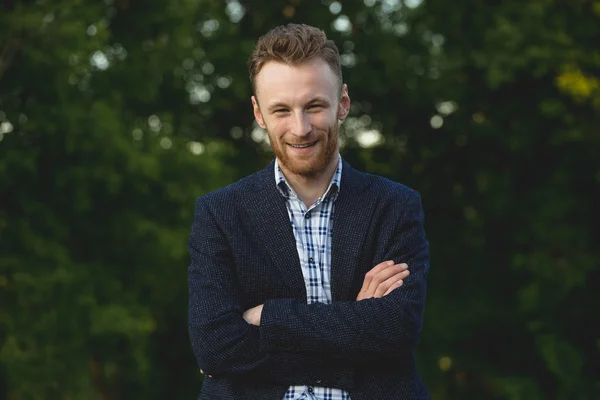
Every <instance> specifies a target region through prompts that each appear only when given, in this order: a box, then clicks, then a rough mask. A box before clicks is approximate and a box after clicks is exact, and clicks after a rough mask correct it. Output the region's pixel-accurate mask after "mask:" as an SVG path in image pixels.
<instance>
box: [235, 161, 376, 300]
mask: <svg viewBox="0 0 600 400" xmlns="http://www.w3.org/2000/svg"><path fill="white" fill-rule="evenodd" d="M274 162H275V160H274V159H273V160H272V161H271V162H270V163H269V165H267V166H266V167H265V168H264V169H263V170H261V171H259V172H257V173H256V174H255V175H254V179H250V180H249V182H248V183H249V185H247V186H246V188H245V189H246V192H247V193H244V194H243V195H242V196H243V197H244V200H243V201H242V204H244V208H245V210H246V212H247V214H248V216H249V217H250V220H251V223H252V225H253V227H254V228H255V229H256V234H257V235H258V236H259V237H260V238H261V239H262V240H263V243H264V245H265V248H266V249H267V251H268V253H269V255H270V256H271V258H272V260H273V262H274V263H275V265H276V266H277V268H279V270H280V272H281V274H282V276H283V279H284V281H285V283H286V284H287V286H288V288H289V290H290V293H291V297H294V298H298V299H303V300H304V301H306V288H305V285H304V277H303V276H302V269H301V267H300V259H299V257H298V251H297V249H296V240H295V238H294V232H293V230H292V226H291V223H290V222H289V221H290V219H289V215H288V212H287V208H286V204H285V198H284V197H283V196H282V195H281V194H280V193H279V191H278V190H277V186H276V182H275V173H274ZM342 163H343V167H342V179H341V183H340V191H339V195H338V198H337V199H336V202H335V209H334V221H333V238H332V251H331V291H332V293H331V294H332V299H333V300H334V301H336V300H338V301H340V300H347V298H348V295H349V290H350V289H351V284H352V280H353V277H354V272H355V267H356V265H357V262H358V257H359V255H360V249H361V244H362V242H363V241H364V238H365V235H366V229H364V228H363V229H356V227H365V228H366V227H368V226H369V219H370V216H371V215H372V212H373V210H372V208H373V207H374V202H373V201H368V198H367V197H368V196H367V195H366V190H365V189H366V188H367V186H368V183H369V179H368V178H367V176H368V175H366V174H363V173H360V172H358V171H356V170H355V169H353V168H352V167H351V166H350V165H349V164H348V163H347V162H346V161H344V160H342Z"/></svg>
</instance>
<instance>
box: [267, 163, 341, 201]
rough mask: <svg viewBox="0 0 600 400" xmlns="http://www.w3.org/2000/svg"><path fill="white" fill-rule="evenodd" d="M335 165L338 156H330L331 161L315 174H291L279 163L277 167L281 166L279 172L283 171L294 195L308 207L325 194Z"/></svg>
mask: <svg viewBox="0 0 600 400" xmlns="http://www.w3.org/2000/svg"><path fill="white" fill-rule="evenodd" d="M336 155H337V153H336ZM337 165H338V157H337V156H336V157H332V160H331V162H330V163H329V165H327V167H326V168H325V170H323V171H322V172H321V173H319V174H317V175H315V176H303V175H298V174H292V173H289V172H288V171H287V170H285V169H284V167H283V166H281V165H279V168H281V172H283V175H284V176H285V179H286V180H287V182H288V184H289V185H290V186H291V187H292V189H294V192H296V195H297V196H298V197H299V198H300V200H302V202H303V203H304V204H305V205H306V207H310V206H311V205H312V204H313V203H314V202H315V201H317V199H318V198H319V197H320V196H322V195H323V194H325V191H326V190H327V188H328V187H329V183H330V182H331V178H333V174H334V173H335V170H336V168H337Z"/></svg>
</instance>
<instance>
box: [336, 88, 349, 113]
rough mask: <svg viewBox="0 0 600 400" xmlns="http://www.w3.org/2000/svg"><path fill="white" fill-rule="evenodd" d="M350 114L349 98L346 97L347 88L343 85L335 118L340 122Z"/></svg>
mask: <svg viewBox="0 0 600 400" xmlns="http://www.w3.org/2000/svg"><path fill="white" fill-rule="evenodd" d="M349 113H350V96H349V95H348V86H347V85H346V84H345V83H344V86H342V95H341V97H340V102H339V105H338V112H337V118H338V119H339V120H340V121H343V120H345V119H346V117H347V116H348V114H349Z"/></svg>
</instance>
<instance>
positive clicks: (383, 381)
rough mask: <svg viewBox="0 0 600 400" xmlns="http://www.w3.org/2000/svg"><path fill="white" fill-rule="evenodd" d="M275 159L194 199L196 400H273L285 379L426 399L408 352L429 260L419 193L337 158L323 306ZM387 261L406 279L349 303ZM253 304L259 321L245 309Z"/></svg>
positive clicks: (374, 398) (357, 393) (371, 395)
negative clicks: (310, 296)
mask: <svg viewBox="0 0 600 400" xmlns="http://www.w3.org/2000/svg"><path fill="white" fill-rule="evenodd" d="M273 162H274V161H273ZM273 162H271V163H270V164H269V165H268V166H267V167H266V168H265V169H264V170H262V171H259V172H257V173H255V174H253V175H250V176H248V177H246V178H244V179H242V180H240V181H238V182H236V183H234V184H232V185H229V186H227V187H225V188H222V189H219V190H216V191H214V192H211V193H209V194H207V195H205V196H203V197H200V198H199V199H198V200H197V202H196V209H195V216H194V223H193V226H192V231H191V236H190V239H189V243H188V245H189V251H190V256H191V264H190V267H189V271H188V282H189V334H190V339H191V343H192V347H193V350H194V353H195V355H196V358H197V360H198V365H199V366H200V368H202V369H203V370H204V372H205V373H206V375H205V379H204V383H203V386H202V393H201V395H200V399H207V400H221V399H222V400H236V399H240V400H241V399H244V400H248V399H257V400H271V399H272V400H281V399H282V397H283V395H284V393H285V392H286V390H287V388H288V387H289V386H290V385H314V386H325V387H337V388H341V389H344V390H347V391H348V392H349V393H350V396H351V398H352V400H379V399H380V400H395V399H398V400H400V399H411V400H412V399H419V400H420V399H429V395H428V393H427V390H426V388H425V386H424V384H423V382H422V380H421V378H420V377H419V375H418V374H417V371H416V367H415V360H414V355H413V351H414V348H415V345H416V343H417V340H418V338H419V334H420V331H421V325H422V318H423V309H424V304H425V288H426V274H427V271H428V269H429V245H428V243H427V240H426V238H425V233H424V230H423V210H422V207H421V200H420V196H419V194H418V193H417V192H416V191H414V190H412V189H410V188H408V187H406V186H404V185H401V184H398V183H395V182H392V181H390V180H388V179H385V178H382V177H379V176H375V175H370V174H365V173H361V172H358V171H356V170H355V169H353V168H352V167H351V166H350V165H348V164H347V163H346V162H345V161H344V164H343V170H342V178H341V183H340V191H339V196H338V198H337V199H336V202H335V210H334V221H333V233H332V235H333V236H332V250H331V294H332V304H329V305H327V304H321V303H313V304H307V300H306V289H305V285H304V278H303V276H302V271H301V268H300V261H299V257H298V252H297V250H296V242H295V239H294V234H293V231H292V226H291V224H290V219H289V216H288V212H287V209H286V204H285V198H284V197H283V196H282V195H281V194H280V193H279V192H278V190H277V188H276V183H275V177H274V165H273ZM392 259H393V260H394V261H395V262H396V263H400V262H405V263H407V264H408V266H409V270H410V276H409V277H408V278H407V279H406V280H405V281H404V285H403V286H401V287H400V288H398V289H396V290H394V291H392V292H391V293H390V294H389V295H387V296H385V297H382V298H379V299H365V300H362V301H355V299H356V296H357V294H358V292H359V291H360V288H361V286H362V283H363V280H364V276H365V274H366V273H367V272H368V271H369V270H370V269H371V268H373V267H374V266H375V265H377V264H378V263H380V262H382V261H385V260H392ZM259 304H264V308H263V311H262V316H261V322H260V327H257V326H253V325H250V324H248V323H246V321H245V320H244V319H243V313H244V311H246V310H247V309H249V308H252V307H254V306H256V305H259ZM208 375H212V378H210V377H208Z"/></svg>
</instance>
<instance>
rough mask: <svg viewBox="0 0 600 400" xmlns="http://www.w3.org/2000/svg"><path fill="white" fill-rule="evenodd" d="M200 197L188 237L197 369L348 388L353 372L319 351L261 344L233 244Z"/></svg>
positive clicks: (217, 374) (218, 374)
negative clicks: (244, 300)
mask: <svg viewBox="0 0 600 400" xmlns="http://www.w3.org/2000/svg"><path fill="white" fill-rule="evenodd" d="M209 208H210V207H209V206H208V205H207V204H205V201H203V198H200V199H198V201H197V202H196V209H195V215H194V222H193V225H192V231H191V235H190V239H189V242H188V248H189V252H190V257H191V263H190V266H189V269H188V285H189V308H188V311H189V315H188V327H189V335H190V341H191V344H192V348H193V350H194V354H195V356H196V359H197V361H198V365H199V367H200V368H202V369H203V370H204V372H205V373H206V374H207V375H212V376H215V377H217V378H218V377H223V376H238V377H243V378H244V379H253V380H254V381H255V382H256V380H257V379H258V380H259V381H263V382H266V383H275V384H284V385H293V384H323V383H325V382H329V384H331V385H337V386H339V387H344V388H348V387H349V385H351V383H350V382H352V374H353V371H352V369H351V367H349V366H348V365H344V364H343V363H342V362H341V361H335V360H331V359H329V358H330V357H329V358H328V357H327V356H326V355H324V354H313V355H306V354H298V353H295V352H291V351H289V349H285V348H281V349H280V350H281V351H280V352H278V353H277V354H272V353H267V352H264V351H261V349H260V332H259V328H258V327H256V326H253V325H250V324H248V323H247V322H246V321H245V320H244V318H243V313H244V311H245V310H243V309H242V308H241V306H240V301H239V294H238V293H237V291H236V286H237V285H236V279H237V276H236V273H235V266H234V262H233V254H232V249H231V248H230V243H229V241H228V240H227V238H226V236H225V234H224V232H223V230H222V229H221V228H220V227H219V223H218V222H217V219H216V218H215V217H214V215H213V214H212V213H211V211H210V209H209Z"/></svg>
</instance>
